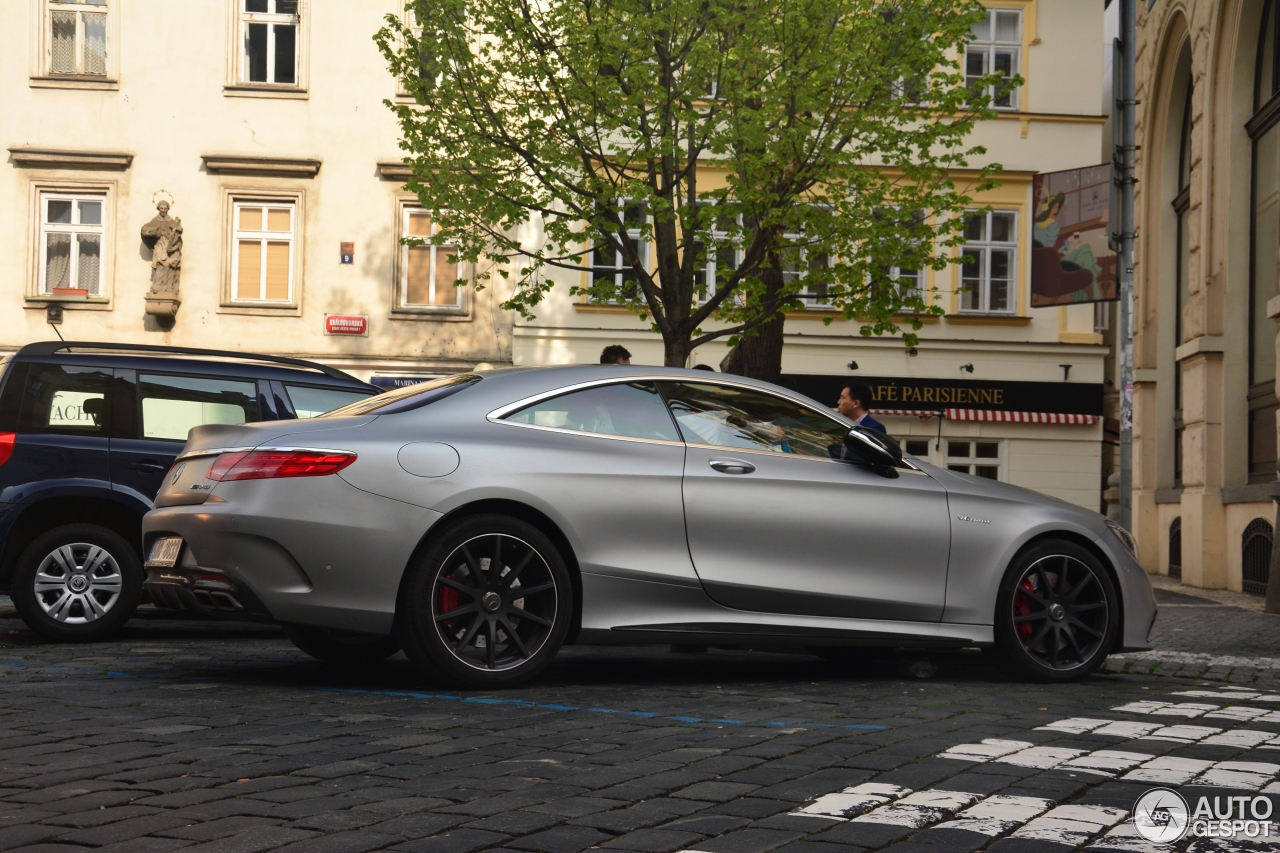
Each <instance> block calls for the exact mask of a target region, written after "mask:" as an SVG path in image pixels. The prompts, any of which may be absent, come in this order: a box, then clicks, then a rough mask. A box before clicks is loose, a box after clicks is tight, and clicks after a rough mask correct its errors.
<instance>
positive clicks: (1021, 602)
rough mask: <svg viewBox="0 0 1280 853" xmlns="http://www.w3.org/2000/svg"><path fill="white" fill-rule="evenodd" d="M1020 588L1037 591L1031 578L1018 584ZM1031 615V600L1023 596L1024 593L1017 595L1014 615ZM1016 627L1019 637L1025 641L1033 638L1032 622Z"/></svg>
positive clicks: (1014, 603)
mask: <svg viewBox="0 0 1280 853" xmlns="http://www.w3.org/2000/svg"><path fill="white" fill-rule="evenodd" d="M1018 586H1019V587H1021V588H1022V589H1025V590H1026V591H1027V592H1035V591H1036V588H1035V587H1034V586H1032V585H1031V578H1023V579H1022V583H1020V584H1018ZM1030 613H1031V599H1030V598H1028V597H1027V596H1025V595H1023V594H1022V593H1016V594H1015V595H1014V596H1013V615H1014V616H1027V615H1029V614H1030ZM1015 627H1016V628H1017V630H1018V636H1019V637H1021V638H1022V639H1024V640H1027V639H1030V637H1031V623H1030V622H1019V623H1018V624H1017V625H1016V626H1015Z"/></svg>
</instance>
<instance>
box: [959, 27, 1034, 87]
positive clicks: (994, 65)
mask: <svg viewBox="0 0 1280 853" xmlns="http://www.w3.org/2000/svg"><path fill="white" fill-rule="evenodd" d="M971 32H972V39H971V40H970V42H969V44H968V46H967V47H966V48H965V51H964V76H965V82H966V83H967V84H968V86H969V90H970V91H972V92H973V93H974V94H979V95H986V96H988V97H989V98H991V105H992V106H993V107H995V108H996V109H1012V110H1016V109H1017V108H1018V90H1017V87H1015V86H1010V85H997V86H986V87H983V86H980V85H978V80H979V79H980V78H982V77H984V76H986V75H987V74H993V73H994V74H999V75H1000V76H1002V77H1005V78H1006V79H1007V78H1010V77H1013V76H1014V75H1016V74H1017V73H1018V67H1019V62H1018V60H1019V54H1020V53H1021V50H1022V12H1020V11H1017V10H1016V9H988V10H987V14H986V17H984V18H983V19H982V20H981V21H978V22H977V23H975V24H974V25H973V28H972V31H971Z"/></svg>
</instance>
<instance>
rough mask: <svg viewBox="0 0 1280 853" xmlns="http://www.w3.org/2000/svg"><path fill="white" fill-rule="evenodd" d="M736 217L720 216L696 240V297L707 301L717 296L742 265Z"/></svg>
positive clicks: (694, 273) (694, 247)
mask: <svg viewBox="0 0 1280 853" xmlns="http://www.w3.org/2000/svg"><path fill="white" fill-rule="evenodd" d="M734 227H735V226H734V222H733V218H732V217H728V216H718V217H716V219H715V221H714V223H713V224H712V226H711V228H710V229H708V230H707V231H704V232H703V233H702V234H701V235H699V237H698V239H695V240H694V241H693V245H692V246H691V247H690V249H689V250H690V251H693V252H694V253H696V257H697V260H695V261H694V264H695V268H694V272H693V280H694V288H695V289H694V301H695V302H698V303H703V302H706V301H707V300H708V299H710V298H711V297H713V296H715V295H716V293H717V292H718V291H719V290H720V288H721V286H723V285H724V283H725V282H727V281H728V280H729V278H730V276H732V275H733V273H734V272H735V271H736V270H737V269H738V264H739V262H740V259H741V253H740V251H739V249H738V246H737V245H736V244H735V242H734V240H733V238H732V237H731V236H730V235H731V234H732V233H733V230H734Z"/></svg>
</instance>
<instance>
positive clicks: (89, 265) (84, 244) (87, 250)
mask: <svg viewBox="0 0 1280 853" xmlns="http://www.w3.org/2000/svg"><path fill="white" fill-rule="evenodd" d="M50 236H52V235H50ZM76 246H77V252H78V253H79V257H78V258H77V264H76V278H77V282H76V287H83V288H84V289H85V290H87V291H89V295H90V296H97V295H98V282H99V281H101V279H102V276H101V267H102V238H101V237H99V236H98V235H97V234H77V235H76Z"/></svg>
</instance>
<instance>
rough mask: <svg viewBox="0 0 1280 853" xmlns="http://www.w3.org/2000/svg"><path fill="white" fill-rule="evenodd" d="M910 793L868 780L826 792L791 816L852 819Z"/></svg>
mask: <svg viewBox="0 0 1280 853" xmlns="http://www.w3.org/2000/svg"><path fill="white" fill-rule="evenodd" d="M910 793H911V789H910V788H903V787H901V786H898V785H884V784H877V783H875V782H868V783H864V784H862V785H855V786H853V787H852V788H845V789H844V790H843V791H837V792H835V793H834V794H825V795H823V796H821V797H819V798H818V799H816V800H814V801H813V802H812V803H810V804H809V805H807V806H805V807H804V808H802V809H800V810H799V811H794V812H791V816H792V817H818V818H824V819H826V820H852V819H853V818H855V817H857V816H858V815H860V814H862V813H863V812H865V811H867V810H868V809H870V808H874V807H875V806H882V805H884V804H885V803H889V802H892V801H893V800H896V799H898V798H900V797H905V796H907V795H908V794H910Z"/></svg>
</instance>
